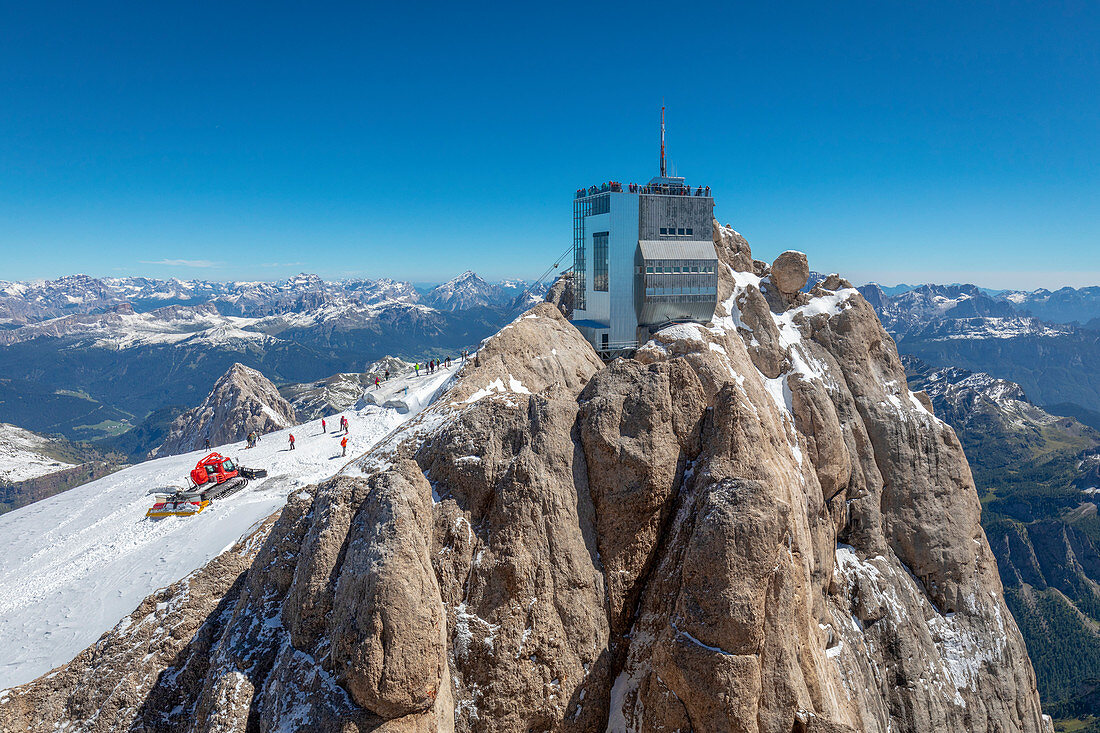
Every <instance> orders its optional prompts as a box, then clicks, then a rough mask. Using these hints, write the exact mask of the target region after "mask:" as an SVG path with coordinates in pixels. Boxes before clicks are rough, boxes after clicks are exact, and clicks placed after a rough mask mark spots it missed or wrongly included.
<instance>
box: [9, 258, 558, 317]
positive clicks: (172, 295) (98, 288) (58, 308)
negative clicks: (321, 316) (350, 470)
mask: <svg viewBox="0 0 1100 733" xmlns="http://www.w3.org/2000/svg"><path fill="white" fill-rule="evenodd" d="M529 287H532V283H530V282H528V281H526V280H520V279H511V280H502V281H501V282H499V283H489V282H486V281H485V280H483V279H482V278H480V277H478V276H477V275H476V274H475V273H473V272H465V273H463V274H462V275H459V276H458V277H457V278H455V279H453V280H451V281H449V282H447V283H444V284H442V285H439V286H437V287H436V288H434V289H433V290H431V291H430V292H429V297H428V298H427V299H426V301H425V302H427V303H428V305H430V306H432V307H436V308H440V309H441V310H448V311H453V310H463V309H466V308H474V307H483V306H507V305H508V304H509V303H510V302H511V301H512V300H513V299H514V298H515V297H516V296H517V295H519V294H520V293H522V292H523V291H524V290H526V289H528V288H529ZM539 287H543V288H544V287H545V285H541V286H540V285H539V284H534V287H532V290H538V289H539ZM420 300H421V296H420V293H419V292H418V291H417V290H416V288H415V287H413V285H412V284H411V283H409V282H405V281H401V280H393V279H390V278H378V279H370V278H352V279H348V280H337V281H329V280H323V279H322V278H320V277H318V276H317V275H313V274H309V273H300V274H298V275H295V276H293V277H290V278H287V279H285V280H279V281H275V282H267V281H243V280H242V281H232V282H216V281H210V280H179V279H176V278H170V279H168V280H161V279H157V278H149V277H110V278H95V277H91V276H89V275H67V276H65V277H61V278H58V279H56V280H37V281H28V282H7V281H0V327H4V328H17V327H19V326H21V325H25V324H31V323H37V322H40V321H44V320H49V319H56V318H59V317H62V316H67V315H86V314H95V313H101V312H105V311H109V310H111V309H113V308H116V307H118V306H120V305H123V304H129V305H130V306H131V307H132V308H133V310H134V311H135V312H137V313H144V312H148V311H153V310H156V309H159V308H162V307H164V306H169V305H184V306H188V305H200V304H203V303H212V304H213V305H214V307H215V308H216V309H217V311H218V312H219V313H222V314H223V315H232V316H243V317H252V318H258V317H264V316H269V315H274V314H279V313H301V312H307V311H310V310H314V309H317V308H321V307H325V306H329V305H341V304H358V305H364V306H379V305H387V304H396V303H406V304H411V303H417V302H419V301H420Z"/></svg>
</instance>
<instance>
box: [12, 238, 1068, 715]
mask: <svg viewBox="0 0 1100 733" xmlns="http://www.w3.org/2000/svg"><path fill="white" fill-rule="evenodd" d="M715 232H716V234H715V241H716V247H717V249H718V251H719V254H720V257H721V258H722V262H723V266H722V268H721V270H722V272H721V282H720V293H721V303H720V305H719V309H718V311H717V312H716V314H715V318H714V320H713V322H712V323H710V324H707V325H698V324H695V325H685V324H680V325H676V326H672V327H670V328H667V329H665V330H662V331H660V332H658V333H657V334H655V335H654V337H653V339H652V340H651V341H650V342H648V343H647V344H645V345H644V346H643V347H642V348H640V349H639V350H638V352H637V355H636V358H635V359H632V360H619V361H616V362H614V363H612V364H611V365H609V366H607V367H603V366H602V364H601V362H600V360H599V359H598V358H597V357H596V354H595V353H594V351H593V350H592V349H591V347H590V346H589V345H588V344H587V342H586V341H585V340H584V339H583V338H582V337H581V335H580V334H579V333H578V332H577V331H576V330H575V329H574V328H573V327H572V326H571V325H570V324H569V323H568V322H567V321H566V320H565V319H564V318H563V316H562V315H561V312H560V310H559V309H558V307H557V306H556V305H554V304H550V303H544V304H540V305H538V306H536V307H534V308H532V309H531V310H530V311H529V312H528V313H526V314H524V315H523V316H521V317H520V318H517V319H516V320H515V321H513V322H512V323H511V324H509V325H508V326H506V327H505V328H504V329H503V330H501V331H500V332H499V333H498V334H497V335H495V336H493V337H492V338H490V339H487V340H486V341H485V342H484V343H483V344H482V346H481V349H480V350H479V351H478V355H477V358H476V359H474V360H471V361H470V362H468V363H466V364H465V365H464V366H463V368H462V369H461V370H460V372H459V373H458V375H457V377H456V378H455V380H454V382H453V383H452V385H451V387H450V388H449V390H448V391H447V392H446V393H445V394H443V395H442V396H441V397H440V398H439V399H438V400H437V402H436V403H435V404H433V405H432V406H431V407H430V408H428V409H427V410H425V411H424V412H422V413H420V414H419V415H418V416H416V417H415V418H413V419H411V420H410V421H408V422H407V423H405V424H404V425H403V426H402V427H401V428H400V429H399V430H397V431H395V432H394V433H393V434H391V435H390V436H388V437H387V438H386V439H385V440H383V441H382V442H381V443H380V444H378V445H377V446H376V447H375V448H374V449H373V450H372V451H370V452H369V453H367V454H366V455H364V456H362V457H360V458H359V459H357V460H356V461H354V462H353V463H352V464H349V466H348V467H347V468H345V469H344V470H343V471H342V472H341V474H339V475H338V476H337V477H335V478H334V479H332V480H330V481H328V482H326V483H324V484H322V485H320V486H319V487H317V489H316V490H315V491H311V493H310V494H309V495H306V494H305V493H303V492H300V493H299V494H296V495H295V496H294V497H293V498H292V500H291V501H290V502H289V503H288V505H287V507H286V508H285V509H284V511H283V513H282V516H281V517H280V519H279V521H278V522H277V523H276V525H275V527H274V528H273V529H272V531H271V534H270V536H269V538H268V539H267V541H266V543H265V545H264V547H263V549H262V550H261V551H260V553H259V555H258V556H257V557H256V559H255V561H254V562H253V563H252V566H251V568H250V569H249V570H248V572H247V573H246V574H245V575H244V576H243V579H242V581H240V582H241V590H240V594H239V596H238V597H237V601H236V603H235V604H234V606H233V608H232V611H231V612H229V613H228V614H227V615H226V616H225V617H223V618H224V620H223V621H222V622H221V624H222V625H221V626H219V628H220V629H221V632H220V636H219V640H218V641H217V643H216V644H215V645H214V646H212V647H209V649H211V650H212V651H207V650H206V648H202V649H196V654H203V658H202V660H199V659H198V658H197V657H196V656H195V655H193V654H189V653H183V654H181V655H180V656H179V657H177V659H175V660H174V661H173V662H172V663H171V665H169V666H168V667H167V668H166V669H165V670H164V672H163V674H162V675H161V678H162V679H171V680H180V679H181V678H184V675H183V674H182V672H183V671H184V670H188V669H197V668H198V666H199V665H200V663H201V665H203V667H202V669H203V670H204V671H203V673H202V674H201V675H195V676H193V677H189V678H185V679H183V681H182V682H178V683H177V688H178V689H177V690H176V692H175V693H174V694H175V697H174V698H172V699H175V700H186V701H187V702H184V703H182V704H181V707H180V708H179V709H178V710H177V709H176V708H167V705H168V703H169V702H170V701H169V700H166V701H164V702H160V701H159V699H150V701H149V702H148V704H147V705H146V706H145V707H144V708H143V712H142V714H143V715H146V716H148V715H152V714H154V713H155V712H157V711H160V712H161V714H162V715H166V716H169V717H171V716H170V715H169V714H170V713H171V714H174V715H176V716H177V717H176V718H171V720H173V721H179V722H174V723H172V724H171V725H167V724H166V725H165V726H163V729H167V730H195V731H212V730H226V729H244V728H245V727H246V726H250V727H255V728H256V729H259V730H271V729H276V728H280V727H281V728H294V727H301V726H302V725H303V724H305V721H308V724H309V725H312V726H314V727H317V728H318V729H325V730H331V729H343V730H379V731H414V730H415V731H437V730H444V731H451V730H457V731H489V732H493V731H529V730H540V731H549V730H553V731H597V730H609V731H659V730H681V731H687V730H699V731H712V730H713V731H760V732H765V731H766V732H767V733H789V732H790V731H823V732H824V731H828V732H841V731H849V732H851V731H912V732H916V731H939V730H945V731H946V730H950V731H982V732H992V731H1006V732H1007V731H1026V732H1027V733H1038V732H1039V731H1042V730H1045V729H1046V725H1045V723H1044V721H1043V719H1042V717H1041V714H1040V709H1039V700H1038V695H1037V693H1036V691H1035V680H1034V675H1033V673H1032V670H1031V665H1030V663H1029V661H1028V659H1027V655H1026V653H1025V651H1024V648H1023V643H1022V641H1021V639H1020V635H1019V632H1018V631H1017V629H1016V626H1015V624H1014V622H1013V620H1012V617H1011V616H1010V615H1009V614H1008V612H1007V610H1006V608H1005V606H1004V599H1003V596H1002V592H1001V585H1000V581H999V579H998V575H997V568H996V564H995V563H994V561H993V556H992V553H991V552H990V549H989V546H988V543H987V542H986V539H985V536H984V534H983V533H982V530H981V527H980V525H979V524H978V517H979V511H980V508H979V504H978V500H977V496H976V493H975V490H974V485H973V481H972V478H971V476H970V471H969V468H968V466H967V463H966V459H965V457H964V456H963V453H962V449H961V447H960V446H959V442H958V440H957V439H956V437H955V434H954V432H953V431H952V430H951V428H950V427H948V426H947V425H946V424H944V423H943V422H941V421H939V420H937V419H936V418H935V417H934V416H933V415H932V414H931V413H930V412H929V411H928V410H927V408H926V406H925V404H924V403H922V402H921V401H920V400H919V399H918V398H917V397H916V396H915V395H913V394H912V393H910V392H909V390H908V388H907V387H906V382H905V374H904V371H903V370H902V367H901V363H900V361H899V359H898V356H897V352H896V350H895V347H894V344H893V341H892V340H891V339H890V337H889V336H887V335H886V333H885V332H884V331H883V329H882V326H881V325H880V324H879V322H878V320H877V319H876V318H875V316H874V313H873V311H872V310H871V308H870V306H869V305H868V304H867V303H866V301H864V300H863V298H862V297H861V296H860V295H859V294H858V293H857V292H856V291H855V290H854V289H852V288H851V287H850V285H849V284H848V283H847V282H845V281H844V280H842V279H841V278H839V277H836V276H830V277H828V278H826V279H825V280H824V281H822V282H821V283H819V284H818V285H816V286H815V287H814V288H813V290H812V291H811V292H809V293H798V292H797V290H798V288H796V289H795V290H794V291H793V292H788V291H786V290H784V288H785V287H786V286H775V287H779V288H780V290H779V292H772V293H769V292H766V291H768V290H770V288H771V287H772V286H773V285H774V280H772V281H770V282H769V281H767V280H762V278H763V277H764V276H765V275H767V274H768V271H767V270H768V268H767V267H766V266H764V265H763V264H762V263H758V262H756V261H754V260H752V258H751V252H749V250H748V245H747V243H746V242H744V240H743V238H741V237H740V236H739V235H736V234H735V233H733V232H732V230H728V229H726V228H721V227H716V230H715ZM772 277H773V278H774V272H773V273H772ZM762 288H763V290H762ZM37 684H45V683H44V682H41V681H40V682H36V683H32V685H31V686H32V687H33V686H34V685H37ZM173 704H179V703H173ZM172 711H175V712H174V713H173V712H172ZM144 719H151V718H148V717H146V718H144ZM184 721H186V722H184Z"/></svg>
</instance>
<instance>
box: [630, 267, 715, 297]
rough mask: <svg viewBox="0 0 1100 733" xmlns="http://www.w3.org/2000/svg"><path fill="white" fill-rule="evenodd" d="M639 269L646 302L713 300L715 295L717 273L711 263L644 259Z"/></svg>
mask: <svg viewBox="0 0 1100 733" xmlns="http://www.w3.org/2000/svg"><path fill="white" fill-rule="evenodd" d="M639 270H640V272H638V275H640V278H639V279H640V280H641V286H642V288H643V290H642V292H643V293H644V294H645V297H646V299H647V300H648V299H651V298H657V299H659V298H660V297H661V296H690V295H699V296H705V297H707V298H714V297H715V295H716V294H717V292H718V270H717V268H716V266H715V262H714V261H713V260H646V261H645V265H643V266H640V267H639ZM686 300H692V299H690V298H688V299H686Z"/></svg>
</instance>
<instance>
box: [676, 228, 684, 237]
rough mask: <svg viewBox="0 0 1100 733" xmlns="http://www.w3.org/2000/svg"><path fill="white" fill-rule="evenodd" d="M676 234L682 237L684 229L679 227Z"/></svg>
mask: <svg viewBox="0 0 1100 733" xmlns="http://www.w3.org/2000/svg"><path fill="white" fill-rule="evenodd" d="M676 233H677V234H679V235H680V236H681V237H682V236H683V235H684V228H683V227H680V228H679V229H677V230H676Z"/></svg>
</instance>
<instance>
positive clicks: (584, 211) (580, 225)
mask: <svg viewBox="0 0 1100 733" xmlns="http://www.w3.org/2000/svg"><path fill="white" fill-rule="evenodd" d="M590 209H591V203H590V201H589V200H588V199H580V200H577V201H574V202H573V308H574V310H581V311H583V310H585V309H586V308H587V307H588V304H587V302H586V300H587V299H586V298H585V292H584V286H585V283H584V275H585V261H584V255H585V252H584V244H585V242H584V239H585V237H584V218H585V217H586V216H588V214H589V212H590Z"/></svg>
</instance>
